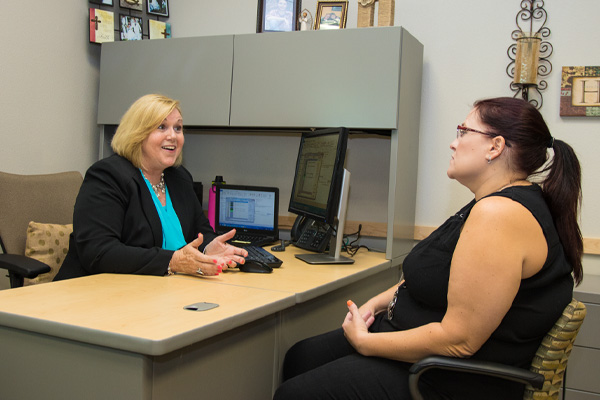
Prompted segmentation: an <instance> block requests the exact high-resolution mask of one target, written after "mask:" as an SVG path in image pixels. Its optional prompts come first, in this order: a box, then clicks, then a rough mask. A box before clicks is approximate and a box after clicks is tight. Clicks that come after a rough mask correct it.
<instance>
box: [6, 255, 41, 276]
mask: <svg viewBox="0 0 600 400" xmlns="http://www.w3.org/2000/svg"><path fill="white" fill-rule="evenodd" d="M0 268H3V269H7V270H8V271H9V272H11V273H13V274H16V275H20V276H22V277H24V278H29V279H32V278H35V277H36V276H38V275H39V274H45V273H46V272H50V271H51V268H50V267H49V266H48V265H46V264H44V263H43V262H41V261H38V260H35V259H33V258H31V257H26V256H22V255H18V254H0Z"/></svg>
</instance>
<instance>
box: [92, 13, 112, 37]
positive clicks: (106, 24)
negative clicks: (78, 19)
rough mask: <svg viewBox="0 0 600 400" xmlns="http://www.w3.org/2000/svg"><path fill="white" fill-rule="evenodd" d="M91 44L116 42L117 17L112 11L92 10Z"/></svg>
mask: <svg viewBox="0 0 600 400" xmlns="http://www.w3.org/2000/svg"><path fill="white" fill-rule="evenodd" d="M89 20H90V22H89V23H90V43H104V42H114V41H115V15H114V13H113V12H112V11H104V10H99V9H97V8H90V18H89Z"/></svg>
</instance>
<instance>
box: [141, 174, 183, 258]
mask: <svg viewBox="0 0 600 400" xmlns="http://www.w3.org/2000/svg"><path fill="white" fill-rule="evenodd" d="M140 172H141V171H140ZM142 176H144V174H142ZM144 181H145V182H146V186H148V190H150V194H151V195H152V200H153V201H154V206H155V207H156V211H158V216H159V217H160V223H161V225H162V234H163V243H162V248H163V249H165V250H179V249H180V248H182V247H183V246H185V245H186V244H187V243H186V242H185V238H184V237H183V231H182V230H181V223H180V222H179V217H177V213H176V212H175V209H174V208H173V203H171V196H170V195H169V188H167V187H166V186H165V197H166V204H165V205H164V206H163V205H162V204H161V203H160V200H159V199H158V196H156V193H154V190H153V189H152V185H151V184H150V182H149V181H148V179H146V177H145V176H144Z"/></svg>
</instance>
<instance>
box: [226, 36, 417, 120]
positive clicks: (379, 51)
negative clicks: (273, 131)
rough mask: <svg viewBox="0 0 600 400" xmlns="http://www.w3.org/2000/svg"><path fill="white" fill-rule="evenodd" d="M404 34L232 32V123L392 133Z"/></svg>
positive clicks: (396, 112)
mask: <svg viewBox="0 0 600 400" xmlns="http://www.w3.org/2000/svg"><path fill="white" fill-rule="evenodd" d="M404 32H405V31H404V30H403V29H402V28H401V27H389V28H364V29H342V30H337V31H303V32H286V33H265V34H259V35H256V34H252V35H236V36H235V41H234V53H235V61H234V63H235V66H234V71H233V86H232V99H231V126H246V127H270V128H277V127H288V128H294V127H311V128H312V127H314V128H318V127H332V126H346V127H351V128H371V129H395V128H396V127H397V124H398V122H397V121H398V101H399V100H398V99H399V90H400V88H399V83H400V74H401V73H403V72H402V71H400V65H401V64H400V63H401V57H405V56H410V55H404V54H402V35H403V33H404ZM418 56H419V57H421V54H418ZM419 76H420V75H419Z"/></svg>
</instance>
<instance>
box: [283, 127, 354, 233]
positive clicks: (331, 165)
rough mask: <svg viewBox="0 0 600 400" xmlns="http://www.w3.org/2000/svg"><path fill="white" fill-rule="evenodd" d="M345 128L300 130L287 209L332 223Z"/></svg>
mask: <svg viewBox="0 0 600 400" xmlns="http://www.w3.org/2000/svg"><path fill="white" fill-rule="evenodd" d="M347 143H348V130H347V129H346V128H335V129H322V130H318V131H314V132H306V133H303V134H302V139H301V141H300V150H299V152H298V160H297V161H296V173H295V175H294V183H293V186H292V195H291V198H290V206H289V208H288V211H290V212H292V213H294V214H298V215H301V216H305V217H310V218H313V219H315V220H317V221H321V222H324V223H328V224H332V223H333V222H334V219H335V216H336V214H337V210H338V205H339V200H340V190H341V185H342V180H343V175H344V161H345V159H346V146H347Z"/></svg>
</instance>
